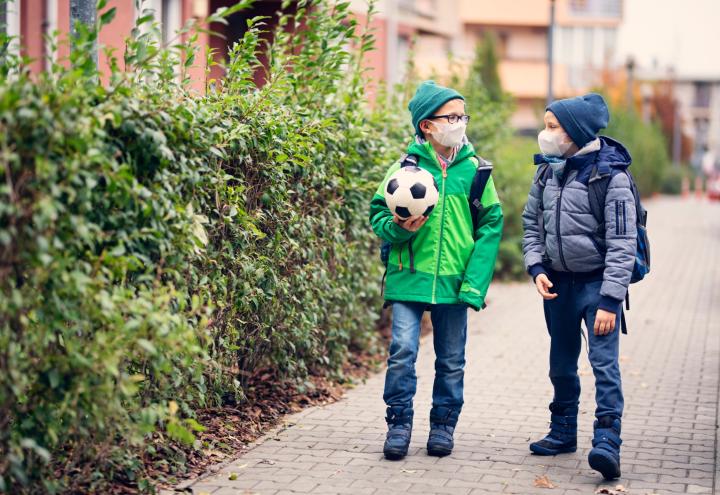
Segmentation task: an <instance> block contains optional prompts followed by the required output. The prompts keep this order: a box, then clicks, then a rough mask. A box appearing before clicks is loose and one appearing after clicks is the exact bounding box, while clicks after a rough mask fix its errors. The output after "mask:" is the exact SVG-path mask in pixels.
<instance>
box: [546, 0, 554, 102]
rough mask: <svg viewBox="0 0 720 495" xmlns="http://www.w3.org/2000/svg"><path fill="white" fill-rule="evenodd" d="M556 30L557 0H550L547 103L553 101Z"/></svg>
mask: <svg viewBox="0 0 720 495" xmlns="http://www.w3.org/2000/svg"><path fill="white" fill-rule="evenodd" d="M554 32H555V0H550V23H549V25H548V43H547V60H548V88H547V104H548V105H550V103H552V101H553V75H554V74H553V73H554V69H553V35H554Z"/></svg>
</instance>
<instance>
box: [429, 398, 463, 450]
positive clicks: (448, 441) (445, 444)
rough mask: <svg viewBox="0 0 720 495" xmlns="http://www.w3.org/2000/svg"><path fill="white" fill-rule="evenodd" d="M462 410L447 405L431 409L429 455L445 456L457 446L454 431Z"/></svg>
mask: <svg viewBox="0 0 720 495" xmlns="http://www.w3.org/2000/svg"><path fill="white" fill-rule="evenodd" d="M459 415H460V411H455V410H453V409H450V408H447V407H441V406H438V407H433V408H432V411H430V435H429V436H428V441H427V451H428V455H432V456H436V457H445V456H446V455H450V453H451V452H452V450H453V447H454V446H455V443H454V442H453V433H454V432H455V425H456V424H457V420H458V416H459Z"/></svg>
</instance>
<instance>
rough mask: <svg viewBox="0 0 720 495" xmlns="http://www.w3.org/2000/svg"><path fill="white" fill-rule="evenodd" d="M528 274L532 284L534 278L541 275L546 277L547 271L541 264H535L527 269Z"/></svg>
mask: <svg viewBox="0 0 720 495" xmlns="http://www.w3.org/2000/svg"><path fill="white" fill-rule="evenodd" d="M528 273H529V274H530V276H531V277H532V279H533V282H535V277H537V276H538V275H540V274H541V273H544V274H545V275H547V270H545V267H544V266H543V265H542V263H535V264H534V265H533V266H531V267H529V268H528Z"/></svg>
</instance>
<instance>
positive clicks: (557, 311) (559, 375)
mask: <svg viewBox="0 0 720 495" xmlns="http://www.w3.org/2000/svg"><path fill="white" fill-rule="evenodd" d="M550 280H551V281H552V283H553V284H554V287H553V291H554V292H555V293H556V294H558V297H556V298H555V299H552V300H550V301H545V302H544V308H545V320H546V321H547V327H548V331H549V332H550V381H551V382H552V384H553V387H554V389H555V396H554V398H553V402H554V403H556V404H558V405H559V406H561V407H577V406H578V403H579V400H580V378H579V377H578V357H579V356H580V350H581V348H582V335H581V327H580V324H581V322H582V321H583V320H584V321H585V327H586V329H587V330H588V332H587V333H588V347H589V357H590V365H591V366H592V369H593V374H594V375H595V402H596V404H597V408H596V409H595V416H596V417H598V418H600V417H603V416H613V417H616V418H621V417H622V413H623V406H624V400H623V393H622V384H621V380H620V365H619V363H618V353H619V343H620V311H621V310H622V308H618V313H617V315H616V318H615V329H614V330H613V331H612V333H610V334H608V335H602V336H596V335H595V334H594V333H593V326H594V324H595V314H596V313H597V310H598V304H599V302H600V286H601V285H602V280H594V281H581V280H576V279H573V278H572V277H567V276H564V277H560V276H552V275H551V276H550Z"/></svg>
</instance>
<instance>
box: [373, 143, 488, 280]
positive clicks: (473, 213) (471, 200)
mask: <svg viewBox="0 0 720 495" xmlns="http://www.w3.org/2000/svg"><path fill="white" fill-rule="evenodd" d="M475 158H476V159H477V161H478V168H477V171H476V172H475V176H474V177H473V181H472V184H471V185H470V196H468V204H469V206H470V218H472V222H473V234H474V233H475V231H476V230H477V228H478V222H479V216H480V211H481V210H482V201H481V200H482V195H483V192H484V191H485V186H486V185H487V183H488V180H490V175H491V173H492V163H490V162H489V161H487V160H485V159H483V158H481V157H479V156H477V155H475ZM418 159H419V158H418V156H417V155H413V154H404V155H403V156H402V158H401V159H400V168H402V167H417V166H418ZM391 249H392V243H390V242H388V241H382V244H381V245H380V261H382V264H383V265H384V266H385V272H386V274H387V266H388V260H389V259H390V250H391ZM384 281H385V275H383V282H384Z"/></svg>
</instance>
